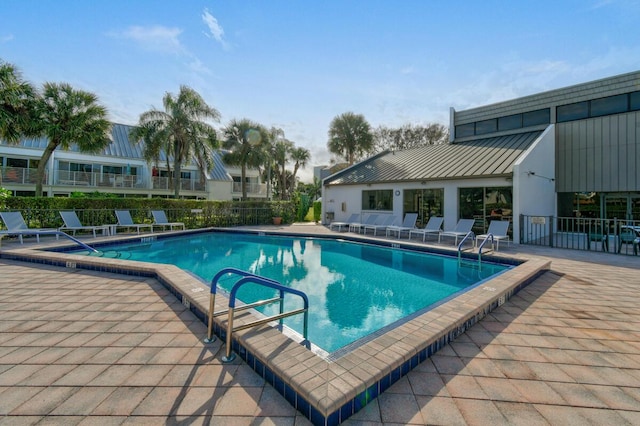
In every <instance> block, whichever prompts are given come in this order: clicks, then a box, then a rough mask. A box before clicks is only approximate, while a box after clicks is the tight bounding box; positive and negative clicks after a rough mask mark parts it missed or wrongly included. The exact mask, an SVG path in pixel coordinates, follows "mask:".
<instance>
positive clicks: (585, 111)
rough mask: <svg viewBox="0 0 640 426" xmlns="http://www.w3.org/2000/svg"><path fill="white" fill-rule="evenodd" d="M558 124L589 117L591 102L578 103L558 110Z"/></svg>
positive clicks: (563, 106)
mask: <svg viewBox="0 0 640 426" xmlns="http://www.w3.org/2000/svg"><path fill="white" fill-rule="evenodd" d="M556 116H557V121H558V123H562V122H563V121H571V120H579V119H581V118H587V117H589V102H586V101H585V102H576V103H575V104H568V105H562V106H559V107H558V108H556Z"/></svg>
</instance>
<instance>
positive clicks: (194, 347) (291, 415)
mask: <svg viewBox="0 0 640 426" xmlns="http://www.w3.org/2000/svg"><path fill="white" fill-rule="evenodd" d="M286 230H287V232H292V231H295V228H293V227H288V228H286ZM298 230H299V231H300V232H309V231H310V230H311V229H310V228H308V227H307V228H305V229H304V230H302V227H301V228H299V229H298ZM315 230H317V232H319V233H325V232H327V231H326V228H324V227H320V226H317V227H315ZM505 251H506V252H508V253H509V254H510V255H516V256H522V257H527V256H530V255H536V256H549V257H551V258H553V263H552V271H551V272H548V273H546V274H544V275H543V276H542V277H540V278H539V279H537V280H536V281H535V282H534V283H532V284H531V285H529V286H528V287H527V288H525V289H524V290H523V291H521V292H520V293H519V294H518V295H516V296H515V297H514V298H512V299H511V300H510V301H509V302H508V303H506V304H505V305H503V306H502V307H500V308H498V309H497V310H495V311H494V312H493V313H492V314H490V315H489V316H488V317H486V318H485V319H483V320H482V321H481V322H480V323H479V324H476V325H475V326H473V327H472V328H471V329H470V330H468V331H467V332H466V333H465V334H464V335H462V336H461V337H459V338H458V339H457V340H456V341H455V342H453V343H452V344H451V345H449V346H447V347H445V348H444V349H443V350H441V351H439V352H438V353H437V354H436V355H435V356H433V357H432V358H431V359H429V360H427V361H426V362H424V363H422V364H421V365H419V366H418V367H417V368H416V369H415V370H413V371H412V372H410V373H409V374H408V375H407V376H406V377H404V378H403V379H401V380H400V381H399V382H398V383H396V384H395V385H394V386H393V387H391V388H390V389H389V390H387V391H386V392H385V393H383V394H382V395H381V396H379V397H378V398H377V399H376V400H374V401H373V402H371V403H370V404H369V405H367V406H366V407H365V408H364V409H363V410H362V411H360V412H359V413H357V414H356V415H354V416H353V417H351V418H350V419H349V420H347V421H346V422H345V423H344V424H352V425H356V424H389V425H390V424H447V425H448V424H482V425H486V424H527V425H535V424H552V425H555V424H563V425H564V424H576V425H584V424H590V423H591V424H612V425H622V424H640V304H639V301H640V257H632V256H616V255H611V254H603V253H585V252H572V251H569V250H551V249H547V248H535V247H520V246H516V247H514V246H512V247H511V248H508V249H506V250H505ZM140 306H145V308H144V309H142V310H141V309H140ZM0 332H1V333H0V416H2V417H0V424H2V425H4V424H61V425H74V424H100V425H102V424H220V425H235V424H238V425H250V424H276V425H294V424H296V425H302V424H309V422H308V420H307V419H305V418H304V417H302V416H301V415H298V414H297V413H296V411H295V410H294V409H293V408H292V407H291V406H290V405H289V404H288V403H287V402H286V401H285V399H284V398H283V397H281V396H280V395H279V394H278V393H277V392H276V391H275V390H274V389H273V388H272V387H271V386H269V385H265V383H264V380H262V379H261V378H259V377H258V376H257V375H256V374H255V373H254V372H253V371H252V370H250V369H249V368H248V367H247V366H246V365H245V364H244V363H242V362H237V361H236V362H235V363H234V364H232V365H223V364H222V363H221V361H220V358H221V356H222V355H223V354H224V351H221V344H220V342H215V343H213V344H209V345H207V344H204V343H202V338H203V337H204V336H205V335H206V328H205V326H204V325H203V324H202V323H200V322H199V321H198V320H197V319H196V318H195V317H194V316H193V315H192V314H191V312H189V311H188V310H186V309H185V308H184V307H183V306H182V305H181V304H180V303H179V302H178V301H177V300H176V299H175V298H174V297H173V296H172V295H171V294H169V293H168V292H167V291H166V290H165V289H164V288H163V287H162V286H161V285H160V284H159V283H157V282H156V281H155V280H153V279H144V278H132V277H123V276H119V275H112V274H106V273H98V272H89V271H83V270H70V269H64V268H54V267H48V266H42V265H33V264H27V263H18V262H11V261H6V260H2V259H0Z"/></svg>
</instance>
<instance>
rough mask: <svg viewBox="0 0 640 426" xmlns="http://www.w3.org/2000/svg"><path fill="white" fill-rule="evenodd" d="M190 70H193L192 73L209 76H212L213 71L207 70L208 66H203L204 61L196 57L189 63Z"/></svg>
mask: <svg viewBox="0 0 640 426" xmlns="http://www.w3.org/2000/svg"><path fill="white" fill-rule="evenodd" d="M189 68H190V69H191V71H193V72H195V73H197V74H207V75H211V74H212V73H211V70H210V69H209V68H207V66H206V65H205V64H203V63H202V61H201V60H200V59H198V58H196V57H194V58H193V59H192V60H191V62H189Z"/></svg>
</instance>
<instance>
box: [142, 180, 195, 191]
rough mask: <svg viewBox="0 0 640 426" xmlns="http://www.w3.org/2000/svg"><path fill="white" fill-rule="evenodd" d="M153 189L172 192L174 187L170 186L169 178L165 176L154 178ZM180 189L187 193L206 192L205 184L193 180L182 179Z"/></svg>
mask: <svg viewBox="0 0 640 426" xmlns="http://www.w3.org/2000/svg"><path fill="white" fill-rule="evenodd" d="M152 182H153V189H164V190H172V189H173V187H172V186H171V185H170V184H169V178H168V177H165V176H154V177H153V178H152ZM180 189H182V190H185V191H204V190H205V184H204V182H198V181H195V180H191V179H180Z"/></svg>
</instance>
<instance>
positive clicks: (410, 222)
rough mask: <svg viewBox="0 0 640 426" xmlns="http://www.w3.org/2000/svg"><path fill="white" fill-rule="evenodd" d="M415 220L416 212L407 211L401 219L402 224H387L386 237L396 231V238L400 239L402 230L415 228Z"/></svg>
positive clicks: (416, 217) (408, 230) (416, 218)
mask: <svg viewBox="0 0 640 426" xmlns="http://www.w3.org/2000/svg"><path fill="white" fill-rule="evenodd" d="M416 220H418V213H407V214H405V215H404V220H403V221H402V225H400V226H396V225H391V226H387V231H386V234H387V237H388V236H389V235H390V234H394V233H396V232H397V233H398V239H400V235H401V234H402V233H403V232H407V233H409V232H410V231H411V230H412V229H416Z"/></svg>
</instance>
